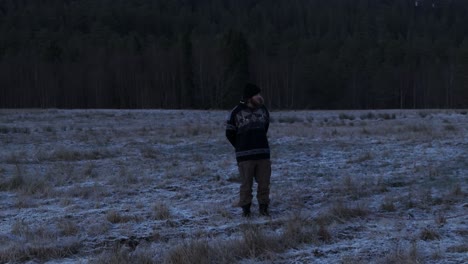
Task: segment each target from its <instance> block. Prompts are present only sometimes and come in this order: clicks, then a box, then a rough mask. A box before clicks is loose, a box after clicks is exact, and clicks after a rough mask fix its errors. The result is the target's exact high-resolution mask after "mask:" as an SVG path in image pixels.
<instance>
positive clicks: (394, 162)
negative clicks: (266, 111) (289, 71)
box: [0, 109, 468, 263]
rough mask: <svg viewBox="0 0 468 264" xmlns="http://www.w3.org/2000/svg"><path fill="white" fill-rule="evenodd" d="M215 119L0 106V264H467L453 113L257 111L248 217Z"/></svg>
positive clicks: (467, 156) (462, 150)
mask: <svg viewBox="0 0 468 264" xmlns="http://www.w3.org/2000/svg"><path fill="white" fill-rule="evenodd" d="M227 115H228V111H191V110H55V109H54V110H15V109H3V110H0V146H1V149H0V263H233V262H234V263H467V262H468V199H467V197H468V114H467V110H380V111H371V110H366V111H347V110H341V111H273V112H272V113H271V116H272V120H271V125H270V131H269V140H270V146H271V151H272V168H273V173H272V183H271V205H270V207H271V215H272V216H271V218H265V217H260V216H259V215H258V213H257V211H256V208H257V204H256V201H255V202H254V205H253V206H254V208H253V209H254V211H253V217H252V218H250V219H244V218H242V217H241V210H240V208H238V207H236V203H237V198H238V190H239V181H238V172H237V165H236V162H235V156H234V150H233V148H232V146H231V145H230V144H229V143H228V141H227V140H226V138H225V136H224V129H225V127H224V122H225V118H226V117H227ZM254 195H255V193H254Z"/></svg>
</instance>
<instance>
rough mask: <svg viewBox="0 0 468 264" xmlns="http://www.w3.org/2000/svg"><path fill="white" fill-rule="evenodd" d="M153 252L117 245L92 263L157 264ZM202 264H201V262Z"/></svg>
mask: <svg viewBox="0 0 468 264" xmlns="http://www.w3.org/2000/svg"><path fill="white" fill-rule="evenodd" d="M151 253H152V251H151V250H150V249H146V248H144V249H139V248H138V249H137V250H135V251H132V250H130V249H129V248H127V247H124V246H121V245H115V246H114V247H112V249H110V250H107V251H105V252H103V253H101V254H100V255H99V256H98V257H97V258H95V259H93V261H92V263H96V264H133V263H139V264H140V263H141V264H153V263H157V262H155V261H154V260H153V256H152V254H151ZM200 263H201V262H200Z"/></svg>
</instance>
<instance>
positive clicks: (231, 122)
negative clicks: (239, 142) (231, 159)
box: [226, 111, 237, 148]
mask: <svg viewBox="0 0 468 264" xmlns="http://www.w3.org/2000/svg"><path fill="white" fill-rule="evenodd" d="M233 112H234V111H233ZM233 112H231V114H230V115H229V117H228V120H227V121H226V138H227V139H228V140H229V142H231V145H232V146H233V147H234V148H235V147H236V134H237V127H236V122H235V118H234V114H233Z"/></svg>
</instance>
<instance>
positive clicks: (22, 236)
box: [0, 221, 82, 263]
mask: <svg viewBox="0 0 468 264" xmlns="http://www.w3.org/2000/svg"><path fill="white" fill-rule="evenodd" d="M11 233H12V234H14V235H16V236H17V238H18V239H15V240H10V241H7V242H6V243H3V245H2V247H1V249H0V263H17V262H25V261H28V260H33V259H34V260H36V259H37V260H40V261H41V262H44V261H46V260H50V259H56V258H64V257H68V256H71V255H74V254H76V253H77V252H78V250H79V249H80V248H81V246H82V245H81V243H80V241H79V240H78V238H76V237H60V236H59V234H58V233H56V232H55V231H54V230H51V229H47V227H45V226H39V227H34V226H30V225H29V224H27V223H26V222H24V221H17V222H15V223H14V225H13V227H12V230H11ZM24 241H28V242H27V243H24Z"/></svg>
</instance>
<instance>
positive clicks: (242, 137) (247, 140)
mask: <svg viewBox="0 0 468 264" xmlns="http://www.w3.org/2000/svg"><path fill="white" fill-rule="evenodd" d="M269 125H270V113H269V112H268V109H267V108H266V107H265V106H262V107H259V108H256V109H252V108H250V107H248V106H247V104H245V103H243V102H241V103H240V104H238V105H237V106H236V107H235V108H234V109H233V110H232V111H231V113H230V115H229V117H228V120H227V122H226V137H227V139H228V140H229V142H231V144H232V146H234V148H235V150H236V159H237V162H241V161H246V160H259V159H269V158H270V147H269V145H268V138H267V132H268V127H269Z"/></svg>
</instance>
